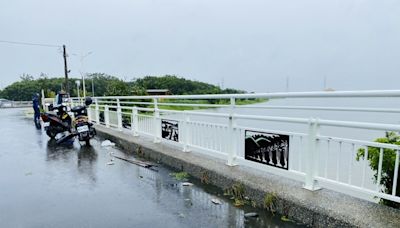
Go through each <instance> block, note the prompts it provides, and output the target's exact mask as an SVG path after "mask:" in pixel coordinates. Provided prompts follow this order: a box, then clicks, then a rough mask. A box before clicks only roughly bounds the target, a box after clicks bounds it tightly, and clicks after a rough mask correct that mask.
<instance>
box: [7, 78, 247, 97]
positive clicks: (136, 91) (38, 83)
mask: <svg viewBox="0 0 400 228" xmlns="http://www.w3.org/2000/svg"><path fill="white" fill-rule="evenodd" d="M76 80H79V79H78V78H69V80H68V84H69V88H70V94H71V96H77V95H78V91H77V88H76V84H75V81H76ZM63 83H64V78H63V77H56V78H49V77H47V76H46V75H44V74H41V75H40V76H39V77H38V78H36V79H35V78H34V77H33V76H31V75H27V74H24V75H22V76H21V78H20V80H19V81H17V82H14V83H13V84H11V85H9V86H7V87H5V88H4V89H3V90H0V98H5V99H9V100H16V101H20V100H31V99H32V95H33V94H35V93H40V92H41V90H42V89H43V90H44V93H45V96H46V97H54V96H55V95H56V93H57V92H59V91H61V90H62V88H63ZM92 83H93V87H94V94H93V93H92ZM85 84H86V85H85V88H86V94H87V96H127V95H147V93H146V90H148V89H168V90H169V91H170V92H171V93H172V94H175V95H182V94H228V93H230V94H233V93H245V91H242V90H236V89H221V88H220V87H219V86H215V85H212V84H208V83H204V82H199V81H194V80H188V79H185V78H181V77H177V76H175V75H165V76H161V77H156V76H146V77H144V78H138V79H133V80H131V81H124V80H121V79H119V78H117V77H115V76H111V75H107V74H104V73H92V74H88V75H87V76H86V80H85ZM79 92H80V95H81V96H82V95H83V91H82V83H81V88H80V91H79Z"/></svg>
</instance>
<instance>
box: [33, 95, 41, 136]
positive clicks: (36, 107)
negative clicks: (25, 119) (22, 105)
mask: <svg viewBox="0 0 400 228" xmlns="http://www.w3.org/2000/svg"><path fill="white" fill-rule="evenodd" d="M32 107H33V111H34V116H33V118H34V119H33V120H34V122H35V126H36V128H37V129H40V128H41V127H42V126H41V125H40V107H39V94H38V93H36V94H34V95H33V97H32Z"/></svg>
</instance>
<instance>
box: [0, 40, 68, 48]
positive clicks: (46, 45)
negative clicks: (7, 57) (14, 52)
mask: <svg viewBox="0 0 400 228" xmlns="http://www.w3.org/2000/svg"><path fill="white" fill-rule="evenodd" d="M0 43H8V44H20V45H30V46H41V47H57V48H61V47H62V46H61V45H54V44H38V43H28V42H17V41H9V40H0Z"/></svg>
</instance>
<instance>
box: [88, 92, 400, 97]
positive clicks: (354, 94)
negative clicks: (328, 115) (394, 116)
mask: <svg viewBox="0 0 400 228" xmlns="http://www.w3.org/2000/svg"><path fill="white" fill-rule="evenodd" d="M329 97H343V98H346V97H347V98H348V97H400V90H363V91H315V92H286V93H245V94H200V95H153V96H149V95H145V96H103V97H94V98H95V99H154V98H156V99H229V98H237V99H246V98H271V99H272V98H273V99H275V98H329Z"/></svg>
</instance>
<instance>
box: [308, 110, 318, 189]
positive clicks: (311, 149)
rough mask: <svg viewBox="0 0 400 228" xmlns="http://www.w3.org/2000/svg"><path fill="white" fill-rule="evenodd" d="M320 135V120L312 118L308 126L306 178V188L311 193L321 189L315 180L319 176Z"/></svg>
mask: <svg viewBox="0 0 400 228" xmlns="http://www.w3.org/2000/svg"><path fill="white" fill-rule="evenodd" d="M318 134H319V124H318V119H313V118H311V119H310V121H309V126H308V145H307V150H306V154H305V161H306V169H305V172H306V177H305V184H304V188H305V189H308V190H310V191H315V190H319V189H321V188H320V187H319V186H318V182H317V180H315V177H316V175H317V174H318V161H319V159H318V157H319V156H318V151H317V145H318V138H317V136H318Z"/></svg>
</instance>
